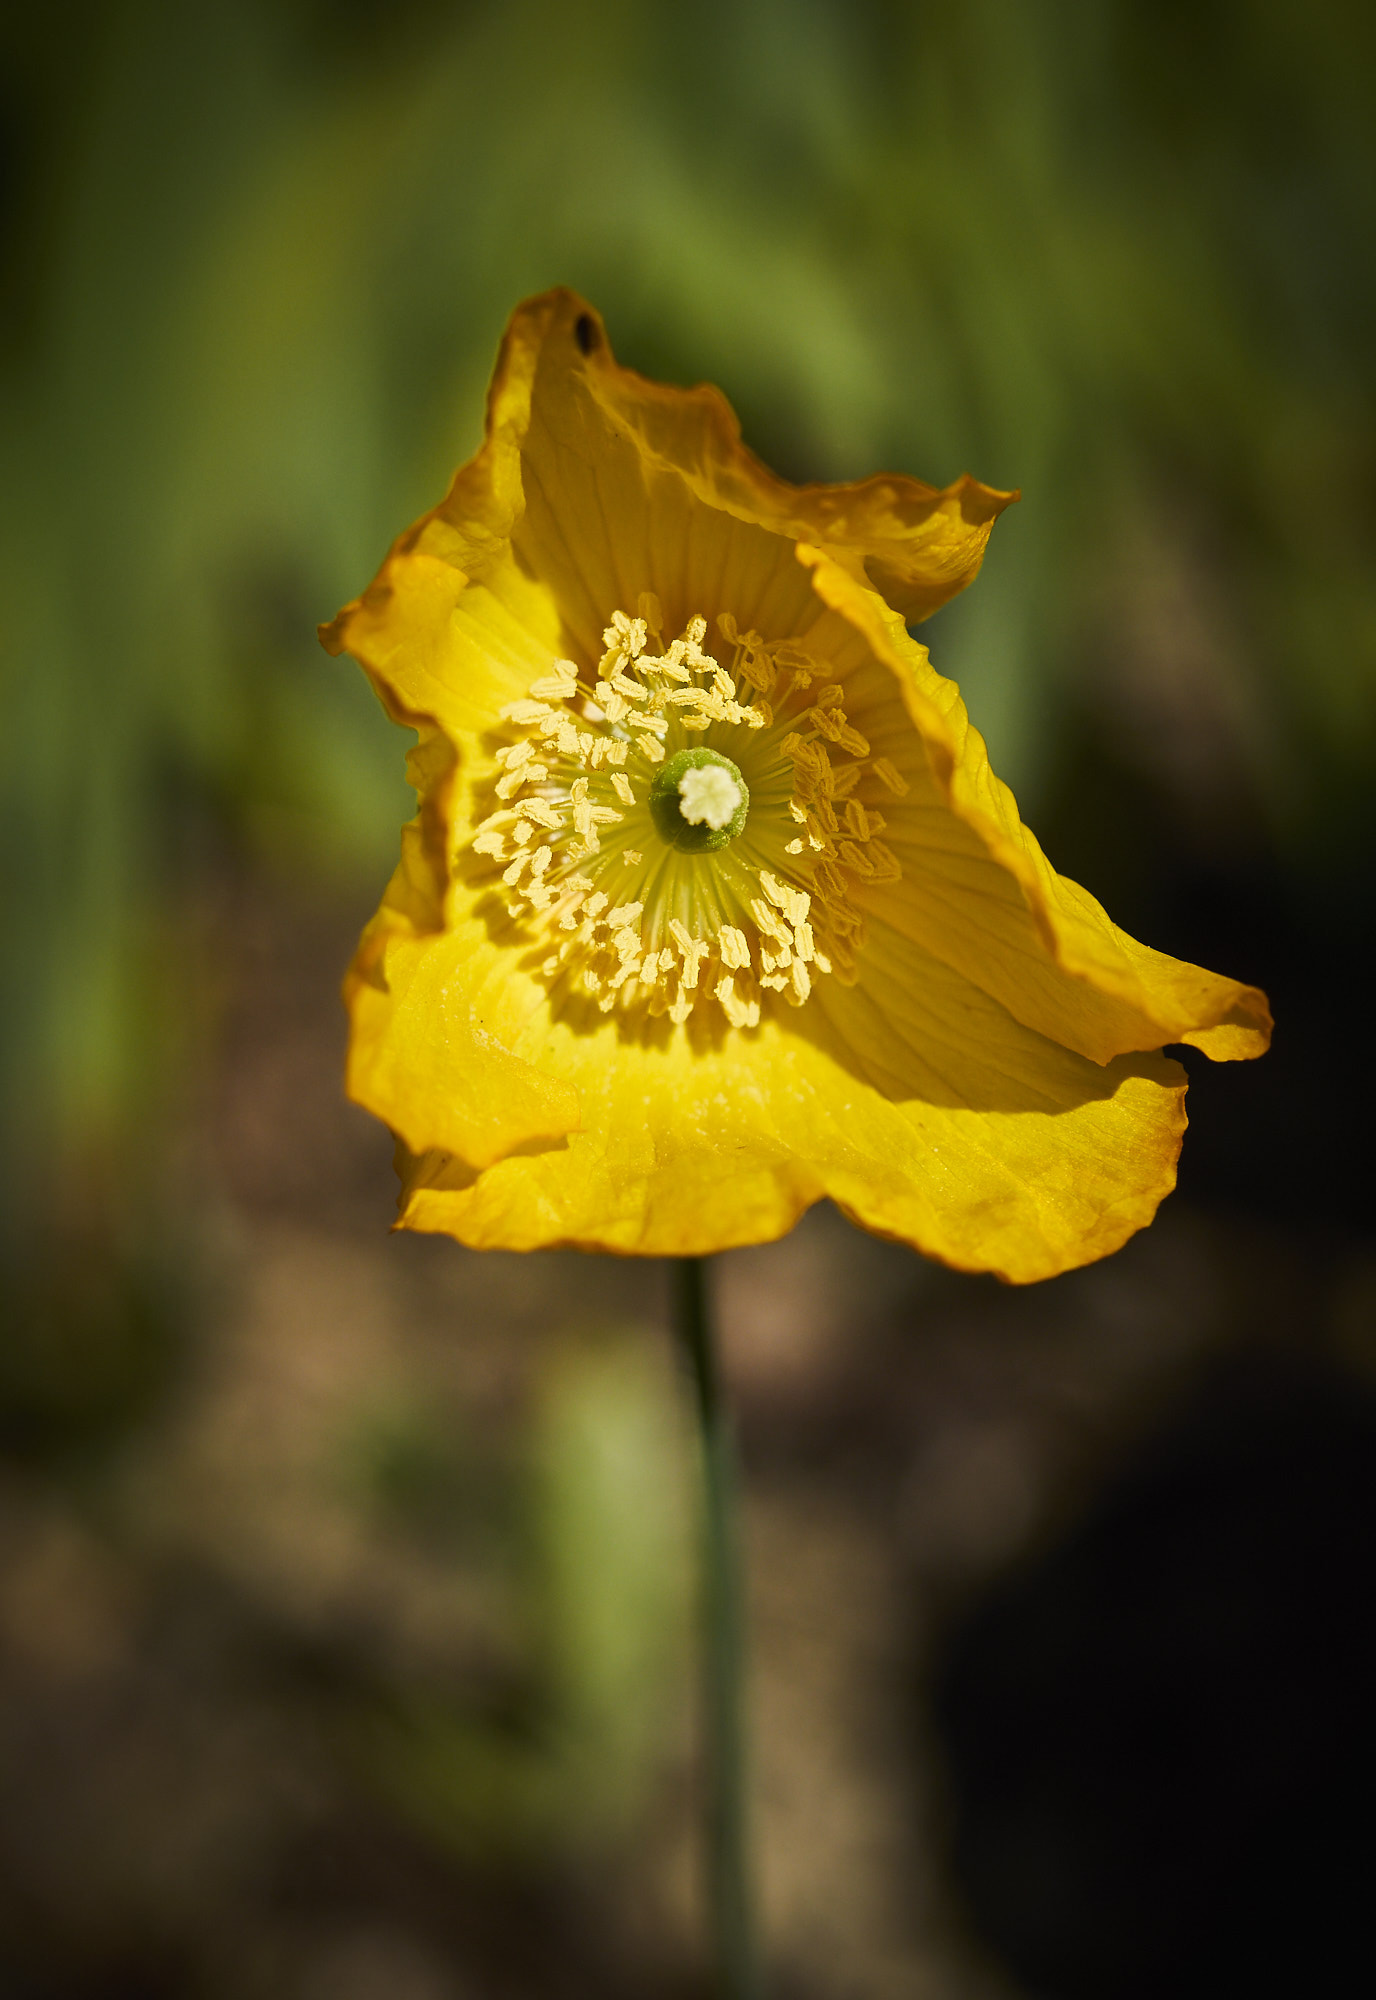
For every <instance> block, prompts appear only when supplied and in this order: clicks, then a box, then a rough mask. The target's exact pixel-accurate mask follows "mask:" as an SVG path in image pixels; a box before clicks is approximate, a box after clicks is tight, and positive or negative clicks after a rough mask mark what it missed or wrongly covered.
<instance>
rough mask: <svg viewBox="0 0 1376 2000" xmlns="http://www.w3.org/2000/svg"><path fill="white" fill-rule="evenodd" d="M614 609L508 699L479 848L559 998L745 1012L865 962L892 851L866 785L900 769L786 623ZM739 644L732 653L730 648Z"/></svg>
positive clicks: (750, 1017)
mask: <svg viewBox="0 0 1376 2000" xmlns="http://www.w3.org/2000/svg"><path fill="white" fill-rule="evenodd" d="M637 609H638V615H637V616H636V617H635V618H631V617H629V616H628V615H627V614H626V613H625V612H624V611H616V612H614V613H613V614H612V620H611V623H610V624H609V625H608V627H607V629H606V631H605V633H604V634H603V643H604V645H605V647H606V650H605V652H604V653H603V655H602V657H601V659H600V660H599V662H598V663H597V665H596V667H595V668H593V669H591V670H589V669H586V668H580V667H579V666H578V664H577V663H576V662H575V661H573V660H555V661H554V662H553V663H552V665H551V667H550V670H549V672H548V673H547V674H543V675H541V676H540V677H539V678H538V679H537V680H535V681H534V682H533V683H532V685H531V687H530V690H529V693H528V694H527V696H526V697H525V698H524V699H522V700H521V701H516V702H512V703H510V704H509V706H508V707H506V708H504V709H503V710H502V718H501V719H502V721H503V722H504V723H505V724H506V725H507V726H508V727H509V729H510V731H511V734H512V737H513V739H514V740H513V741H511V742H509V743H508V744H506V745H504V746H503V747H502V748H501V749H499V750H498V751H497V753H496V759H495V762H496V767H497V768H496V771H495V773H494V776H493V780H492V785H491V790H492V800H491V805H492V810H491V811H489V812H488V814H487V816H486V817H485V818H484V819H483V820H482V821H481V822H480V823H479V825H478V826H477V827H476V829H475V830H474V834H473V839H472V843H471V845H472V851H473V853H474V854H475V855H477V856H481V857H485V858H487V859H488V860H489V862H490V864H491V865H492V867H493V868H494V870H498V871H500V880H501V887H502V891H503V892H504V894H505V896H506V901H507V907H508V909H509V910H510V912H511V914H512V915H513V917H515V918H516V919H517V920H518V921H519V922H520V924H521V925H522V926H523V927H524V928H525V929H526V931H527V933H528V935H529V937H530V940H531V943H532V946H533V947H534V951H535V953H536V954H537V955H536V956H534V957H533V958H532V960H531V961H530V963H531V965H532V967H533V968H534V969H536V970H538V973H539V976H540V977H541V978H542V979H543V980H544V981H545V983H546V984H547V986H548V989H549V993H550V998H551V1002H552V1003H553V1004H554V1005H556V1006H557V1005H561V1004H563V1002H564V1001H565V1000H566V999H573V998H575V997H577V996H579V995H584V996H587V997H589V998H595V1000H596V1002H597V1005H598V1006H599V1007H600V1008H601V1009H602V1010H603V1011H604V1012H605V1013H610V1012H611V1011H612V1010H613V1009H619V1010H622V1011H634V1010H641V1011H644V1012H647V1013H649V1014H651V1015H658V1014H667V1015H668V1016H669V1018H670V1020H672V1021H674V1022H676V1023H682V1022H684V1021H686V1020H687V1019H688V1016H689V1015H690V1014H691V1013H692V1011H693V1008H694V1006H695V1004H696V1003H697V1002H698V1001H699V1000H703V999H710V1000H711V1001H713V1002H715V1003H716V1005H717V1006H719V1007H720V1009H721V1011H722V1012H723V1013H724V1014H725V1016H726V1018H727V1020H728V1022H729V1023H730V1025H731V1026H732V1027H733V1028H753V1027H755V1026H756V1025H757V1024H758V1022H759V1020H760V1018H761V1011H762V1008H763V1007H764V1006H765V1005H767V1004H769V1002H770V999H771V996H777V997H778V998H779V999H782V1000H784V1001H786V1002H788V1003H789V1004H790V1005H792V1006H795V1007H797V1006H802V1005H803V1003H804V1002H805V1001H806V1000H807V999H808V997H809V995H810V993H811V991H812V982H813V978H814V976H816V975H817V974H822V975H826V974H828V973H834V974H835V975H836V977H837V978H839V979H841V980H843V981H846V982H847V983H849V982H850V981H853V980H854V978H855V977H856V954H857V953H858V952H859V951H860V950H862V949H863V946H864V939H865V924H864V918H863V916H862V915H861V913H860V911H859V910H857V909H856V907H855V905H854V903H853V901H852V895H853V893H854V891H855V889H856V888H857V887H859V886H861V885H863V884H865V883H867V882H884V881H894V880H896V879H897V878H898V876H899V874H900V873H901V870H900V868H899V865H898V862H897V860H896V858H895V857H894V855H893V854H892V853H891V851H890V850H889V849H888V848H887V847H886V846H885V845H884V844H883V842H882V841H880V840H879V839H877V838H876V836H877V835H878V834H879V833H881V832H882V831H883V827H884V818H883V814H882V813H881V812H879V811H877V810H876V809H875V808H874V807H873V806H872V805H871V804H869V803H868V802H867V795H872V794H873V793H874V792H875V791H876V789H877V790H879V791H880V792H887V793H890V794H893V793H898V794H901V793H903V792H906V791H907V789H908V786H907V783H906V781H905V780H904V778H903V777H902V776H901V774H900V773H899V772H898V771H897V769H896V768H895V767H894V765H893V764H892V763H890V762H889V760H888V759H887V758H884V757H873V758H872V757H871V756H870V746H869V744H868V743H867V742H866V740H865V738H864V737H863V736H862V735H861V734H860V732H859V730H857V729H856V728H854V727H853V726H852V724H851V723H850V721H849V720H848V718H847V715H846V711H845V706H844V702H845V693H844V689H843V688H842V686H841V685H840V684H839V683H838V682H837V681H836V679H835V678H834V677H833V675H832V671H831V669H830V668H829V667H828V666H827V664H826V663H825V661H822V660H818V659H816V658H814V657H813V656H812V655H811V654H810V653H808V652H806V651H805V650H804V649H803V647H802V646H801V645H799V643H798V642H797V641H796V640H793V639H789V638H785V639H775V640H766V639H764V638H762V637H761V635H760V634H759V633H758V632H744V633H743V632H741V631H739V630H738V628H737V625H736V621H735V619H734V618H733V617H732V615H731V614H730V613H729V612H723V613H722V615H721V616H720V617H719V618H718V619H717V629H718V631H719V633H720V634H721V638H722V642H723V644H722V648H721V657H720V658H718V657H717V655H716V654H713V653H710V652H708V651H706V650H705V648H704V645H703V641H704V639H705V638H706V636H707V620H706V619H705V618H702V617H695V618H692V619H690V620H689V622H688V625H687V627H686V628H685V630H684V631H683V632H682V633H681V634H680V635H679V637H678V638H677V639H674V640H672V641H670V642H669V643H668V644H666V643H665V640H664V637H663V630H662V626H663V619H662V614H661V612H660V607H659V603H658V600H657V599H656V598H655V597H653V596H652V595H651V594H650V593H649V592H645V593H642V595H641V598H640V601H639V605H638V607H637ZM727 661H729V665H727V664H724V662H727Z"/></svg>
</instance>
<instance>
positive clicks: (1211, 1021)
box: [798, 546, 1271, 1062]
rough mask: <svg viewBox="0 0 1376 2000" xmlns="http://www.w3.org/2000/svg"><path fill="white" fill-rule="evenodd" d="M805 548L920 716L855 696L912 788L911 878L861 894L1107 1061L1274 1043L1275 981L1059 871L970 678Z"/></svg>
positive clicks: (896, 813)
mask: <svg viewBox="0 0 1376 2000" xmlns="http://www.w3.org/2000/svg"><path fill="white" fill-rule="evenodd" d="M798 554H799V557H800V559H801V560H802V561H803V562H804V563H806V564H807V565H808V566H809V567H810V568H811V570H812V572H813V576H814V580H815V583H816V587H817V590H818V592H819V594H820V595H821V596H822V598H823V599H824V600H825V601H826V602H827V603H828V604H829V605H831V606H832V607H833V608H834V609H835V610H836V611H837V612H839V613H840V614H841V616H843V617H844V618H845V619H847V620H848V621H849V622H850V623H851V625H852V626H853V627H854V628H855V629H856V630H857V631H858V632H860V633H861V634H863V636H864V637H865V639H866V641H867V642H868V644H869V646H870V648H871V649H872V651H873V654H874V657H875V659H876V660H877V661H879V662H881V663H883V665H884V666H885V667H886V668H887V669H888V671H889V672H890V673H891V674H892V675H893V676H894V677H895V678H896V680H897V683H898V687H899V690H900V692H901V695H902V703H903V711H904V713H898V712H896V711H895V709H894V707H893V706H892V705H889V704H885V703H884V702H883V701H882V700H876V701H875V702H874V703H873V705H872V707H865V706H863V705H862V704H860V703H858V702H856V701H855V700H853V699H852V703H851V712H852V715H853V716H855V717H857V718H861V719H862V724H863V727H864V729H865V732H866V734H867V735H868V736H869V738H870V741H871V746H872V748H873V750H874V753H875V754H876V755H877V756H885V757H888V758H889V759H890V760H891V761H892V762H893V763H894V764H895V765H896V766H897V768H898V769H899V771H900V772H901V773H902V775H903V776H904V778H905V779H906V780H907V783H908V787H909V789H908V791H907V793H906V795H905V796H904V797H903V798H901V799H895V800H893V801H892V802H891V803H889V802H886V804H885V818H886V820H887V827H886V830H885V835H884V838H885V841H886V842H887V843H888V845H889V846H890V847H892V849H893V851H894V853H895V854H896V855H897V856H898V859H899V860H900V862H901V863H902V866H903V879H902V881H901V882H895V883H890V884H884V885H881V886H879V887H874V888H862V889H860V890H859V891H857V896H856V900H857V902H859V903H860V904H861V905H862V907H863V908H865V909H866V910H867V911H868V910H872V911H874V912H875V913H876V914H879V915H882V916H883V917H884V919H885V920H886V921H887V922H889V923H890V924H892V925H893V927H894V928H895V929H896V930H898V931H900V932H902V933H903V935H905V936H906V937H909V938H911V939H912V941H913V942H914V943H915V944H918V945H921V946H922V947H923V948H924V949H926V950H928V951H930V952H932V953H933V954H934V955H935V956H937V957H939V958H942V959H943V960H944V961H945V962H946V963H947V964H948V965H950V966H952V967H954V968H955V969H957V970H959V971H961V972H963V973H964V974H965V975H966V976H967V977H968V978H969V979H971V980H972V981H974V983H975V984H977V985H979V986H980V987H981V988H982V989H983V990H984V991H985V992H986V993H989V994H991V995H992V996H993V997H994V998H996V999H998V1000H1000V1001H1001V1002H1002V1003H1003V1005H1004V1006H1005V1007H1006V1008H1007V1009H1008V1011H1009V1012H1010V1013H1011V1014H1012V1015H1013V1016H1014V1018H1015V1019H1017V1020H1019V1021H1021V1022H1023V1023H1024V1024H1025V1025H1027V1026H1028V1027H1033V1028H1036V1029H1038V1030H1039V1031H1040V1032H1041V1033H1042V1034H1044V1035H1047V1036H1048V1037H1050V1038H1051V1039H1053V1040H1055V1041H1060V1042H1063V1043H1064V1044H1065V1046H1066V1047H1067V1048H1073V1049H1077V1050H1079V1051H1080V1053H1081V1054H1084V1055H1087V1056H1089V1057H1090V1058H1091V1059H1092V1060H1093V1061H1095V1062H1107V1061H1109V1060H1111V1059H1112V1058H1113V1057H1114V1056H1116V1055H1121V1054H1124V1053H1126V1052H1128V1051H1129V1050H1134V1049H1139V1050H1146V1049H1155V1048H1160V1047H1161V1046H1162V1045H1163V1044H1165V1043H1170V1042H1188V1043H1190V1044H1192V1045H1193V1046H1194V1047H1196V1048H1199V1049H1202V1050H1203V1051H1204V1053H1205V1054H1206V1055H1209V1056H1212V1057H1213V1058H1214V1059H1215V1060H1222V1061H1228V1060H1233V1059H1236V1058H1241V1057H1248V1056H1255V1055H1260V1054H1261V1053H1262V1051H1263V1050H1264V1049H1265V1048H1266V1047H1267V1045H1268V1043H1269V1040H1270V1032H1271V1015H1270V1010H1269V1008H1268V1006H1267V1004H1266V996H1265V994H1263V993H1261V992H1259V991H1258V990H1257V989H1256V988H1255V987H1252V986H1244V985H1241V984H1239V982H1238V981H1237V980H1234V979H1226V978H1223V977H1221V976H1220V975H1219V974H1217V973H1213V972H1206V971H1205V970H1204V969H1203V968H1202V967H1200V966H1197V965H1189V964H1186V963H1184V962H1183V961H1182V960H1179V959H1175V958H1170V957H1168V956H1167V955H1166V954H1165V953H1164V952H1159V951H1153V950H1151V949H1150V948H1149V947H1148V946H1146V945H1142V944H1138V943H1137V941H1136V940H1135V939H1133V938H1131V937H1129V936H1128V935H1127V933H1126V932H1125V931H1122V930H1120V929H1119V928H1118V926H1117V925H1116V924H1115V923H1113V922H1112V920H1111V919H1110V918H1109V916H1108V914H1107V913H1106V911H1105V910H1104V909H1103V908H1102V906H1101V905H1100V904H1099V903H1097V902H1096V901H1095V900H1094V898H1093V897H1092V896H1091V895H1090V894H1089V893H1088V891H1086V890H1084V889H1082V888H1080V886H1079V885H1078V884H1077V883H1075V882H1071V881H1069V880H1067V878H1066V877H1065V876H1062V875H1058V874H1057V873H1056V871H1055V869H1054V868H1052V866H1051V864H1050V863H1049V862H1048V861H1047V859H1046V856H1045V855H1044V854H1043V853H1042V850H1041V848H1040V847H1039V846H1038V844H1037V841H1036V839H1035V837H1034V836H1033V834H1032V833H1031V832H1030V831H1029V830H1028V828H1027V827H1025V826H1024V825H1023V824H1022V821H1021V819H1020V818H1019V816H1018V809H1017V804H1016V802H1015V800H1014V798H1013V795H1012V793H1011V792H1010V791H1009V789H1008V787H1007V786H1006V785H1005V784H1003V783H1001V782H1000V780H999V779H998V778H996V777H995V776H994V774H993V772H992V771H991V770H990V768H989V759H988V755H987V753H986V751H985V747H984V740H983V738H982V737H981V736H980V734H979V732H978V730H976V729H972V728H971V727H970V724H969V720H968V718H967V716H966V712H965V704H964V703H963V702H962V701H961V699H960V695H959V692H958V690H957V689H956V687H955V685H954V683H953V682H951V681H948V680H944V679H943V678H942V677H941V675H939V674H937V673H936V672H934V671H933V669H932V667H931V665H930V664H929V662H928V659H927V653H926V649H925V648H924V647H922V646H919V645H918V644H917V643H916V642H915V641H914V640H912V639H911V638H909V636H908V634H907V632H906V631H905V630H904V627H903V623H902V620H901V619H898V618H896V617H895V616H894V615H893V614H892V613H891V612H889V611H888V610H887V608H886V607H885V606H884V604H883V603H882V601H881V600H880V599H879V598H878V597H877V596H876V595H875V593H874V592H873V591H871V590H868V589H866V588H865V587H864V586H863V585H860V584H858V583H857V582H856V581H855V579H854V578H853V577H851V576H850V575H848V574H847V573H846V572H845V571H844V570H843V569H842V568H841V567H840V566H839V565H838V564H837V563H835V562H834V561H832V560H831V559H830V558H829V557H827V556H826V555H825V554H824V553H823V552H822V551H820V550H818V549H810V548H807V547H806V546H804V547H800V549H799V551H798ZM850 686H851V683H849V682H848V691H849V689H850ZM905 719H906V723H907V725H908V726H907V727H905V726H904V723H905Z"/></svg>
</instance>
